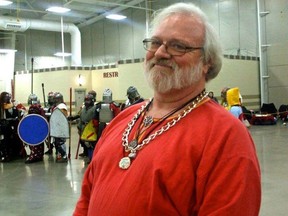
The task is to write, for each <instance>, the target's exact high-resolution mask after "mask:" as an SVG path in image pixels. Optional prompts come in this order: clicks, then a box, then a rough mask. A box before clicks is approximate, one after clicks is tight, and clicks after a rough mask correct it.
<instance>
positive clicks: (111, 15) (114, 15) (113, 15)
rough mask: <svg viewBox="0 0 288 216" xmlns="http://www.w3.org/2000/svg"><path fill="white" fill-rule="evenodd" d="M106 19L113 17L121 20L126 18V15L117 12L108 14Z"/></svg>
mask: <svg viewBox="0 0 288 216" xmlns="http://www.w3.org/2000/svg"><path fill="white" fill-rule="evenodd" d="M106 18H107V19H113V20H123V19H126V18H127V17H126V16H123V15H119V14H110V15H107V16H106Z"/></svg>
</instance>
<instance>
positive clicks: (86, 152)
mask: <svg viewBox="0 0 288 216" xmlns="http://www.w3.org/2000/svg"><path fill="white" fill-rule="evenodd" d="M95 101H96V95H92V94H89V93H88V94H87V95H86V96H85V99H84V107H83V108H82V109H81V112H80V121H79V122H78V125H77V128H78V134H79V136H80V144H81V146H82V148H83V153H82V155H81V154H79V156H88V163H89V161H90V160H91V159H92V154H93V149H94V147H95V145H96V142H97V136H96V138H95V139H94V140H93V139H92V140H91V139H89V135H88V137H86V136H85V138H84V136H83V132H84V131H85V132H86V131H87V130H89V128H88V127H87V129H86V130H85V127H86V125H87V124H88V123H89V122H91V123H92V125H93V128H92V130H93V131H94V132H95V133H96V134H97V130H98V126H99V121H98V119H95V110H96V105H95ZM90 130H91V128H90ZM93 131H89V132H88V133H89V134H93Z"/></svg>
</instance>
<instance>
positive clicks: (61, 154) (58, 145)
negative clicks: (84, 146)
mask: <svg viewBox="0 0 288 216" xmlns="http://www.w3.org/2000/svg"><path fill="white" fill-rule="evenodd" d="M53 100H54V104H55V107H54V108H53V110H55V109H56V108H58V109H60V110H61V111H62V113H63V114H64V115H65V116H66V117H67V116H68V111H67V106H66V104H65V103H64V99H63V95H62V94H61V93H60V92H55V94H54V97H53ZM53 110H52V112H53ZM65 142H66V138H60V137H54V143H53V144H54V146H55V149H56V152H57V158H56V162H58V163H61V162H67V161H68V158H67V153H66V143H65Z"/></svg>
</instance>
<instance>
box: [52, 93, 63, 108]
mask: <svg viewBox="0 0 288 216" xmlns="http://www.w3.org/2000/svg"><path fill="white" fill-rule="evenodd" d="M53 101H54V104H55V105H58V104H60V103H64V100H63V95H62V94H61V93H60V92H55V93H54V97H53Z"/></svg>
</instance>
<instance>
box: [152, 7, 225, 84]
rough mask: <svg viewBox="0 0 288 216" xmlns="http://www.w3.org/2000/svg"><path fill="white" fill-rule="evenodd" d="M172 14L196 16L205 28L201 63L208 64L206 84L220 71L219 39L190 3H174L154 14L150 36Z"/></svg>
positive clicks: (197, 8) (199, 12)
mask: <svg viewBox="0 0 288 216" xmlns="http://www.w3.org/2000/svg"><path fill="white" fill-rule="evenodd" d="M174 14H186V15H190V16H193V15H196V16H197V17H199V18H200V19H201V21H202V22H203V25H204V28H205V40H204V45H203V61H204V63H205V64H209V65H210V67H209V69H208V72H207V75H206V82H208V81H209V80H212V79H214V78H215V77H216V76H217V75H218V73H219V72H220V70H221V67H222V49H221V45H220V41H219V38H218V36H217V33H216V31H215V30H214V28H213V27H212V25H211V24H210V23H208V19H207V16H206V15H205V13H204V12H203V11H202V10H201V9H200V8H199V7H197V6H195V5H194V4H192V3H176V4H173V5H170V6H168V7H166V8H164V9H162V10H158V11H156V12H155V13H154V19H153V21H152V22H151V26H150V31H149V33H150V35H152V34H153V32H155V30H156V29H157V28H158V27H159V26H160V25H161V23H162V21H164V20H165V19H166V18H167V17H169V16H172V15H174Z"/></svg>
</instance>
